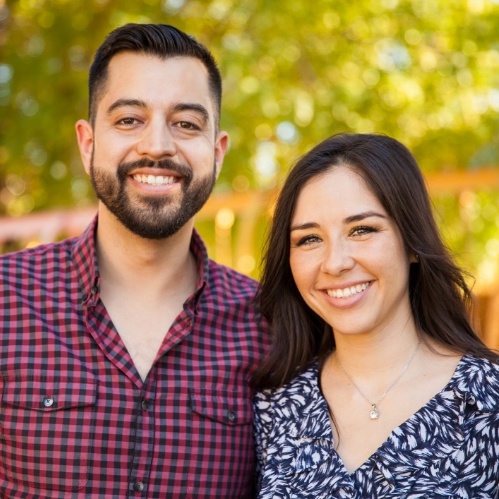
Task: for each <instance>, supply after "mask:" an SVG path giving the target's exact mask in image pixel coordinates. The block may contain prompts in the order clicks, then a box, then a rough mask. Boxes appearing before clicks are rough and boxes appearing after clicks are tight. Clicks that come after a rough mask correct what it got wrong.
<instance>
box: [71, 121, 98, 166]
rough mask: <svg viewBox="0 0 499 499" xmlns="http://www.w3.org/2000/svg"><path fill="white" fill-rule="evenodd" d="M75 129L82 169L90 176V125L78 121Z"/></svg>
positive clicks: (86, 122) (91, 137)
mask: <svg viewBox="0 0 499 499" xmlns="http://www.w3.org/2000/svg"><path fill="white" fill-rule="evenodd" d="M75 129H76V139H77V140H78V147H79V148H80V156H81V160H82V162H83V167H84V168H85V171H86V172H87V174H88V175H90V165H91V164H92V153H93V150H94V132H93V130H92V125H91V124H90V123H89V122H88V121H86V120H78V121H77V122H76V125H75Z"/></svg>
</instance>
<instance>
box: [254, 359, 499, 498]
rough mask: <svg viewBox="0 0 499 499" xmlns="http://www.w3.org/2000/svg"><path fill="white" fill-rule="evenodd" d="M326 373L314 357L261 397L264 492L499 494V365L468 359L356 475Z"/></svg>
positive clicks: (258, 430)
mask: <svg viewBox="0 0 499 499" xmlns="http://www.w3.org/2000/svg"><path fill="white" fill-rule="evenodd" d="M318 375H319V373H318V366H317V363H314V364H313V365H311V367H310V368H309V369H308V370H307V371H305V372H304V373H303V374H301V375H299V376H298V377H296V378H295V379H294V380H292V381H291V382H290V383H288V384H287V385H285V386H284V387H282V388H279V389H275V390H266V391H263V392H260V393H257V395H256V399H255V436H256V441H257V453H258V484H259V495H258V497H259V498H262V499H270V498H300V499H306V498H314V499H320V498H348V499H366V498H381V497H382V498H411V499H416V498H421V499H423V498H424V499H428V498H442V499H443V498H446V499H449V498H452V499H456V498H463V499H491V498H492V499H495V498H499V365H495V364H493V363H491V362H489V361H487V360H483V359H477V358H473V357H470V356H464V357H463V358H462V359H461V361H460V362H459V364H458V366H457V368H456V370H455V372H454V374H453V376H452V378H451V380H450V381H449V383H448V384H447V386H446V387H445V388H444V389H443V390H442V391H441V392H440V393H438V394H437V395H435V396H434V397H433V398H432V399H431V400H430V401H429V402H428V403H427V404H426V405H425V406H423V407H422V408H421V409H419V410H418V411H417V412H416V413H415V414H413V415H412V416H411V417H410V418H409V419H408V420H407V421H405V422H404V423H402V424H401V425H400V426H399V427H397V428H395V429H394V430H393V432H392V433H391V435H390V436H389V437H388V439H387V440H386V441H385V442H384V443H383V444H382V445H381V446H380V447H379V449H378V450H377V451H376V452H375V453H374V454H373V455H372V456H370V457H369V459H368V460H367V461H366V462H365V463H364V464H362V465H361V466H360V467H359V468H358V469H357V470H355V471H354V472H353V473H349V472H348V471H347V470H346V469H345V467H344V465H343V462H342V460H341V458H340V456H339V455H338V454H337V453H336V451H335V449H334V441H333V434H332V430H331V424H330V420H329V415H328V409H327V403H326V401H325V399H324V397H323V396H322V394H321V391H320V389H319V386H318Z"/></svg>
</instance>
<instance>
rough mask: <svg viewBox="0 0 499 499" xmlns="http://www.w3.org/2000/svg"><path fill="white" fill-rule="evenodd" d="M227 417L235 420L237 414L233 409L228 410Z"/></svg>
mask: <svg viewBox="0 0 499 499" xmlns="http://www.w3.org/2000/svg"><path fill="white" fill-rule="evenodd" d="M227 418H228V420H229V421H232V422H234V421H235V420H236V415H235V414H234V413H233V412H232V411H227Z"/></svg>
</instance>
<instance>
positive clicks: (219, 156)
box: [215, 131, 229, 178]
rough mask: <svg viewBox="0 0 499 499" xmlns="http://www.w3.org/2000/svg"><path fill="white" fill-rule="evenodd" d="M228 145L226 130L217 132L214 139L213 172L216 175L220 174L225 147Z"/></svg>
mask: <svg viewBox="0 0 499 499" xmlns="http://www.w3.org/2000/svg"><path fill="white" fill-rule="evenodd" d="M228 146H229V134H228V133H227V132H223V131H222V132H218V135H217V139H216V141H215V172H216V176H217V178H218V176H219V175H220V171H221V170H222V164H223V162H224V157H225V153H226V152H227V147H228Z"/></svg>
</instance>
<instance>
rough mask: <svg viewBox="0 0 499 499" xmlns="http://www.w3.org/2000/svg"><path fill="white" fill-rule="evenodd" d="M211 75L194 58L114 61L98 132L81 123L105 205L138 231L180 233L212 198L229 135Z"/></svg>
mask: <svg viewBox="0 0 499 499" xmlns="http://www.w3.org/2000/svg"><path fill="white" fill-rule="evenodd" d="M216 119H217V118H216V108H215V105H214V103H213V100H212V98H211V94H210V89H209V85H208V73H207V70H206V69H205V67H204V66H203V64H202V63H201V62H200V61H198V60H197V59H195V58H190V57H177V58H169V59H161V58H159V57H156V56H152V55H144V54H135V53H131V52H123V53H120V54H118V55H116V56H115V57H114V58H113V59H111V61H110V63H109V68H108V78H107V81H106V83H105V85H104V88H103V89H102V91H101V98H100V101H99V102H98V103H97V111H96V116H95V124H94V127H93V129H92V127H91V126H90V124H89V123H88V122H86V121H80V122H78V124H77V135H78V142H79V146H80V151H81V154H82V159H83V162H84V164H85V169H86V171H87V173H89V174H90V176H91V179H92V184H93V186H94V188H95V191H96V193H97V196H98V198H99V200H100V202H101V203H102V204H103V205H104V206H105V207H106V208H107V210H108V211H109V212H111V213H112V214H113V215H114V216H115V217H116V218H117V219H118V220H119V221H120V222H121V223H122V224H123V225H124V226H125V227H126V228H128V229H129V230H130V231H132V232H134V233H135V234H137V235H139V236H141V237H144V238H148V239H160V238H165V237H169V236H171V235H172V234H175V233H176V232H177V231H178V230H179V229H180V228H181V227H183V226H184V225H185V224H186V223H188V222H189V221H190V220H191V219H192V217H193V216H194V215H195V214H196V213H197V212H198V211H199V210H200V209H201V207H202V206H203V205H204V203H205V202H206V200H207V199H208V197H209V195H210V193H211V191H212V188H213V185H214V183H215V181H216V178H217V176H218V173H219V171H220V168H221V165H222V161H223V157H224V154H225V150H226V147H227V135H226V134H225V133H224V132H220V133H217V128H216Z"/></svg>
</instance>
